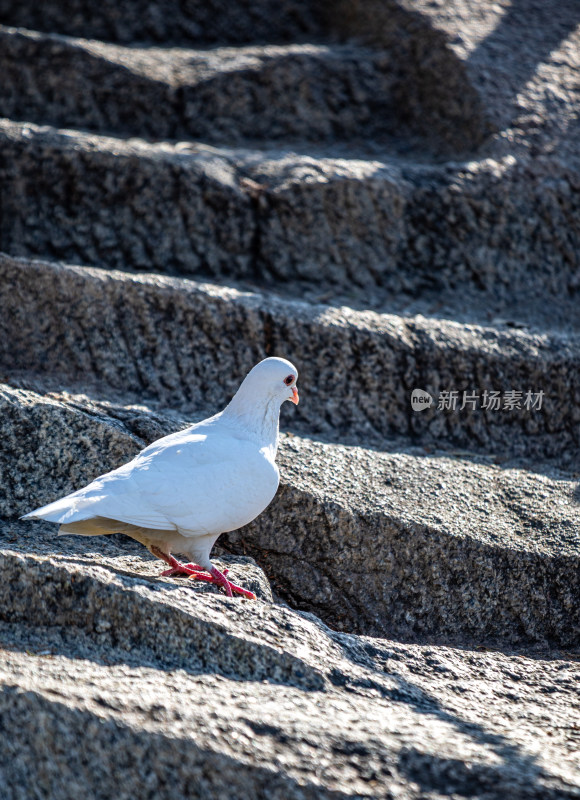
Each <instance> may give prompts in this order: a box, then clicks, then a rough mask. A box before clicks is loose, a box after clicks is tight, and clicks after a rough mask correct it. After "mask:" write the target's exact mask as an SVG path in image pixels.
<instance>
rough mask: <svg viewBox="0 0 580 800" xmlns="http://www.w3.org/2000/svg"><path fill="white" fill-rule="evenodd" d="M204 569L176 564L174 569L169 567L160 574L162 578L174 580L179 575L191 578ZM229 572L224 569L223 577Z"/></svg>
mask: <svg viewBox="0 0 580 800" xmlns="http://www.w3.org/2000/svg"><path fill="white" fill-rule="evenodd" d="M204 571H205V570H204V568H203V567H200V566H199V564H180V563H179V562H177V566H176V567H171V568H170V569H166V570H165V571H164V572H161V573H160V575H162V576H163V577H164V578H175V577H177V576H179V575H185V576H189V575H191V576H193V575H196V574H197V573H198V572H204ZM228 572H229V570H228V569H224V575H227V574H228Z"/></svg>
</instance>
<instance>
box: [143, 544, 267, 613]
mask: <svg viewBox="0 0 580 800" xmlns="http://www.w3.org/2000/svg"><path fill="white" fill-rule="evenodd" d="M150 550H151V552H152V553H153V555H154V556H157V558H160V559H162V561H165V563H166V564H169V569H166V570H165V571H164V572H162V573H161V575H162V576H164V577H166V578H172V577H174V576H177V575H187V576H188V577H190V578H193V580H194V581H206V583H215V584H217V586H223V587H224V589H225V590H226V594H227V596H228V597H233V596H234V594H241V595H242V597H247V598H248V600H255V599H256V595H255V594H254V593H253V592H250V591H248V589H244V588H243V587H242V586H236V584H235V583H232V582H231V581H228V579H227V578H226V575H227V574H228V572H229V570H227V569H224V571H223V572H220V571H219V569H216V568H215V567H212V568H211V575H207V574H206V571H205V570H204V567H200V566H199V564H180V563H179V561H178V560H177V559H176V558H173V556H171V555H169V554H168V553H164V552H163V550H160V549H159V548H158V547H151V548H150ZM198 570H202V571H198Z"/></svg>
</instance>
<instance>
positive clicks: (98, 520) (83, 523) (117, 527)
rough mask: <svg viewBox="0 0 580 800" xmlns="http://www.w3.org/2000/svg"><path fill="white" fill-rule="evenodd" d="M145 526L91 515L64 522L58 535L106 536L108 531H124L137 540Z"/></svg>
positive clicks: (139, 539)
mask: <svg viewBox="0 0 580 800" xmlns="http://www.w3.org/2000/svg"><path fill="white" fill-rule="evenodd" d="M145 531H146V528H142V527H140V526H138V525H131V524H130V523H128V522H119V521H118V520H116V519H108V518H107V517H92V518H91V519H81V520H78V522H65V523H64V524H63V525H61V526H60V528H59V529H58V535H59V536H66V535H67V534H69V533H74V534H76V535H77V536H106V535H107V534H110V533H124V534H126V535H127V536H131V537H132V538H133V539H137V541H141V538H142V536H141V534H144V533H145Z"/></svg>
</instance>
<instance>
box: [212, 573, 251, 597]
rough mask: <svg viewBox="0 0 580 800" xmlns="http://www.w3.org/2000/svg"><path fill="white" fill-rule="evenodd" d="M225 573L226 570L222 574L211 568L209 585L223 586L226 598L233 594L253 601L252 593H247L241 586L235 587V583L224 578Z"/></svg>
mask: <svg viewBox="0 0 580 800" xmlns="http://www.w3.org/2000/svg"><path fill="white" fill-rule="evenodd" d="M227 571H228V570H227V569H225V570H224V571H223V572H220V571H219V569H216V568H215V567H212V568H211V575H212V577H211V578H210V581H211V583H215V584H217V585H218V586H223V587H224V589H225V590H226V594H227V596H228V597H233V595H234V593H235V594H241V595H242V597H247V598H248V600H255V599H256V595H255V594H254V593H253V592H250V591H248V589H244V588H243V587H242V586H236V584H235V583H232V582H231V581H228V579H227V578H226V573H227ZM204 580H205V578H204Z"/></svg>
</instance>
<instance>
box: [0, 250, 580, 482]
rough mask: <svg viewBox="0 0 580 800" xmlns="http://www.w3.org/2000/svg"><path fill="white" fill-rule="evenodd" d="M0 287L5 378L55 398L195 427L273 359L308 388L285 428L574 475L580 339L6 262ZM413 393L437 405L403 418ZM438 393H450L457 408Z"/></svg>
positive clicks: (0, 360) (2, 260) (0, 262)
mask: <svg viewBox="0 0 580 800" xmlns="http://www.w3.org/2000/svg"><path fill="white" fill-rule="evenodd" d="M0 278H1V279H0V307H1V308H2V309H3V313H2V317H1V318H0V369H1V370H2V371H3V372H4V373H5V374H6V375H9V374H12V375H13V374H14V373H17V372H19V371H22V370H26V372H27V373H28V374H30V373H32V374H35V375H37V376H38V377H39V378H43V379H46V378H50V379H51V380H52V381H53V382H55V383H56V385H57V386H58V383H59V382H60V384H61V385H71V386H73V385H74V386H77V387H81V388H79V391H81V392H82V391H85V390H87V391H91V387H92V389H93V390H96V394H97V395H98V396H103V395H104V394H105V393H107V392H109V393H110V392H113V393H116V394H117V395H119V394H120V395H124V394H128V395H130V396H131V397H132V398H133V402H146V403H150V404H153V405H155V406H157V407H164V408H173V409H174V410H176V411H179V412H181V413H187V414H196V413H201V412H204V411H209V410H211V409H214V410H215V408H216V407H220V406H222V405H223V404H225V402H227V401H228V400H229V398H230V397H231V395H232V394H233V392H234V391H235V389H236V388H237V385H238V383H239V380H240V378H241V376H243V375H244V374H245V373H246V371H247V370H249V369H250V368H251V367H252V366H253V365H254V364H255V363H257V361H259V360H260V359H261V358H264V357H265V356H267V355H281V356H285V357H287V358H290V359H291V360H292V361H293V362H294V363H295V364H296V366H297V368H298V371H299V375H300V378H299V385H300V387H301V390H302V391H303V402H302V403H301V404H300V405H299V406H298V407H297V408H296V409H294V408H293V409H292V410H291V411H292V414H290V410H286V409H284V411H283V419H284V424H288V422H291V425H292V429H293V430H295V431H301V432H305V433H308V434H314V435H318V436H322V437H325V438H327V439H331V440H332V441H335V442H336V441H340V442H344V443H352V444H364V445H365V446H373V445H376V446H379V447H380V446H382V444H383V443H384V441H385V439H388V438H393V437H404V438H405V441H406V442H407V443H409V442H414V443H416V444H418V445H420V446H422V447H427V448H437V449H442V448H447V449H451V450H453V449H456V448H457V447H460V448H467V449H468V450H470V451H473V452H480V453H485V454H488V455H491V456H493V457H494V458H495V459H496V460H497V461H499V462H501V461H503V460H505V459H506V458H509V457H514V456H519V457H527V458H536V459H539V460H542V459H546V458H552V459H555V460H556V461H557V462H558V463H559V464H561V465H568V467H570V468H571V469H575V468H577V467H576V466H575V465H576V464H577V453H578V445H579V444H580V441H579V437H580V424H579V423H580V418H579V414H580V402H579V398H580V383H579V381H580V377H579V376H580V371H579V369H578V365H579V363H580V343H579V341H578V337H577V336H572V335H565V334H559V333H546V332H543V333H542V332H533V331H525V330H510V329H501V328H494V327H489V326H488V327H483V326H475V325H460V324H458V323H455V322H450V321H445V320H435V319H428V318H425V317H421V316H417V317H401V316H397V315H393V314H377V313H373V312H370V311H366V312H356V311H353V310H351V309H347V308H338V307H331V306H325V305H322V304H319V305H310V304H307V303H303V302H298V301H291V300H287V299H281V298H276V297H275V296H273V295H267V294H259V293H249V292H241V291H238V290H236V289H233V288H224V287H218V286H215V285H210V284H200V283H195V282H193V281H188V280H185V279H178V278H169V277H164V276H159V275H151V276H144V275H140V276H138V275H130V274H127V273H119V272H113V271H108V270H98V269H93V268H89V267H70V266H65V265H59V264H53V263H43V262H40V261H26V260H20V259H13V258H11V257H8V256H5V255H3V256H0ZM415 389H420V390H423V391H427V392H429V393H430V394H431V396H432V398H433V400H434V402H433V405H432V406H431V407H429V408H426V409H423V410H421V411H417V410H413V408H412V406H411V394H412V392H413V390H415ZM444 392H448V393H449V392H456V393H457V395H456V398H457V399H456V403H455V408H453V400H452V398H453V396H452V395H444V394H442V393H444ZM464 392H465V393H466V394H465V398H464ZM484 392H488V394H487V395H485V396H484ZM489 392H499V395H497V396H495V395H494V396H492V395H490V394H489ZM510 392H520V393H521V394H520V395H519V396H518V395H510V394H509V393H510ZM528 392H531V393H532V395H533V396H532V395H530V396H529V397H528V399H527V407H526V395H527V393H528ZM541 393H543V395H542V394H541ZM475 394H477V395H478V397H473V395H475ZM493 397H495V400H494V399H493ZM510 397H511V400H510ZM447 401H449V402H447ZM512 401H513V402H512ZM484 404H485V407H484ZM498 404H499V408H498ZM518 405H519V406H520V408H518ZM439 406H441V408H439ZM462 406H463V408H462Z"/></svg>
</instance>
